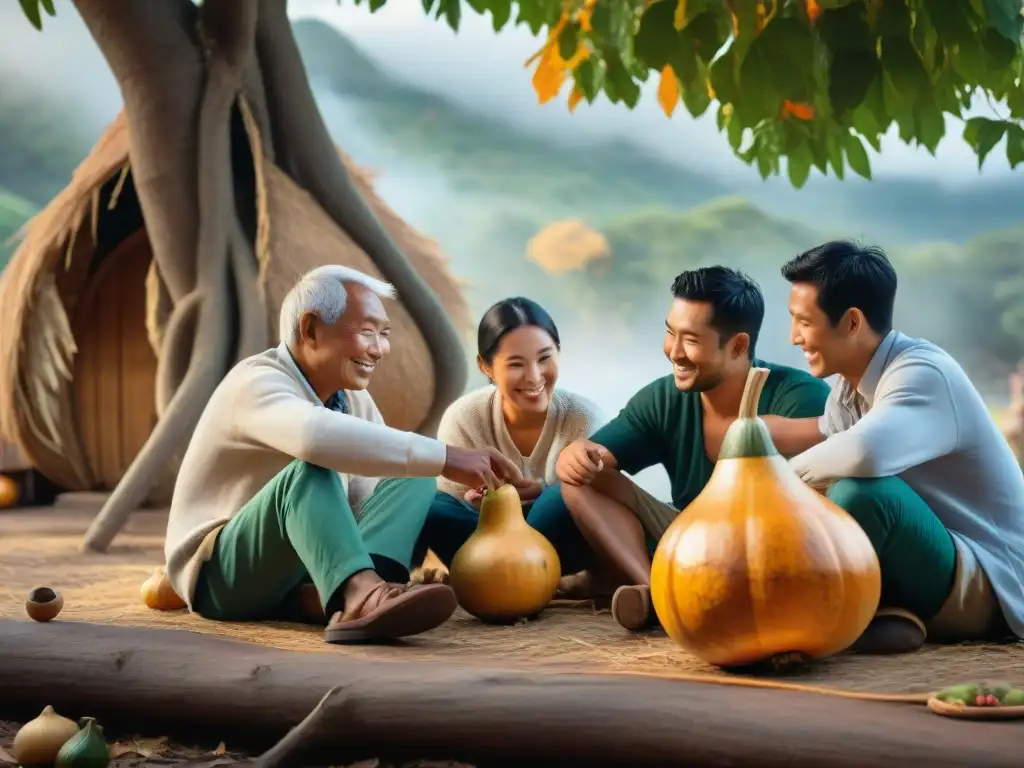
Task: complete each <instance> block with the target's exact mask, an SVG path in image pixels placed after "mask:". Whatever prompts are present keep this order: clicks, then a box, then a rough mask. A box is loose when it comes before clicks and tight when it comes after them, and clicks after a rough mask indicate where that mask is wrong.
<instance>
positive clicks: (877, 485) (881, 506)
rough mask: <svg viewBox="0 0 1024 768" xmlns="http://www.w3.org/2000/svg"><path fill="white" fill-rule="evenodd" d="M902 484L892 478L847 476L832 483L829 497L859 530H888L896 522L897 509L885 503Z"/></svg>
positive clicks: (893, 496)
mask: <svg viewBox="0 0 1024 768" xmlns="http://www.w3.org/2000/svg"><path fill="white" fill-rule="evenodd" d="M901 482H902V481H900V480H899V479H898V478H894V477H871V478H861V477H847V478H843V479H842V480H837V481H836V482H835V483H833V484H832V486H831V487H830V488H829V489H828V498H829V499H830V500H831V501H833V502H834V503H835V504H837V505H838V506H840V507H842V508H843V509H844V510H845V511H846V513H847V514H849V515H850V517H852V518H853V519H854V520H856V521H857V522H858V523H860V525H861V527H862V528H866V529H868V530H873V529H876V528H878V527H879V526H880V527H882V528H886V529H887V528H889V527H891V525H892V524H893V523H894V522H896V521H895V519H894V518H895V516H896V514H897V512H898V510H899V505H898V504H893V503H887V502H890V501H892V500H893V499H894V498H895V496H896V494H897V493H898V492H899V488H898V487H897V486H898V485H899V484H900V483H901Z"/></svg>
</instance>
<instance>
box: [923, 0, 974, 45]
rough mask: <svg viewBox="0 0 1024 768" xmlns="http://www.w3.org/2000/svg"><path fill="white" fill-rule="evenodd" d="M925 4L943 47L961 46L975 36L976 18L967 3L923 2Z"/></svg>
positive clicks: (932, 0)
mask: <svg viewBox="0 0 1024 768" xmlns="http://www.w3.org/2000/svg"><path fill="white" fill-rule="evenodd" d="M923 3H924V9H925V11H926V12H927V14H928V20H929V21H931V23H932V26H933V27H934V28H935V32H936V33H937V34H938V36H939V40H940V41H942V44H943V45H947V46H953V45H959V44H960V43H963V42H965V41H967V40H969V39H970V38H971V37H973V36H974V29H973V28H972V24H973V23H974V21H975V18H974V14H973V13H972V11H971V6H970V5H968V4H967V3H962V2H959V3H958V2H953V3H951V2H949V0H923Z"/></svg>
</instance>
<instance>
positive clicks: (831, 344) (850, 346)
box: [789, 283, 856, 379]
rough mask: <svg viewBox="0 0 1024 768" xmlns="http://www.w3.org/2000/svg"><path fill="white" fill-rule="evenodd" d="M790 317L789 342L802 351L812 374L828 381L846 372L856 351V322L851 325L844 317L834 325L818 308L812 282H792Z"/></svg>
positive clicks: (815, 290) (815, 287)
mask: <svg viewBox="0 0 1024 768" xmlns="http://www.w3.org/2000/svg"><path fill="white" fill-rule="evenodd" d="M847 314H849V313H847ZM789 315H790V318H791V324H790V332H789V341H790V343H791V344H793V345H795V346H798V347H800V349H801V350H802V351H803V353H804V358H806V360H807V366H808V367H809V368H810V371H811V374H812V375H814V376H817V377H818V378H819V379H827V378H828V377H829V376H832V375H834V374H836V373H841V372H842V371H844V370H845V368H846V367H847V361H848V359H849V358H850V357H851V354H852V353H853V352H854V351H855V342H854V339H855V334H853V333H851V325H856V323H855V322H854V323H853V324H851V323H850V322H849V319H850V318H847V317H844V318H840V320H839V322H838V323H836V324H835V325H832V322H831V321H830V320H829V318H828V315H827V314H826V313H825V311H824V310H823V309H822V308H821V307H820V306H819V305H818V287H817V286H816V285H814V284H813V283H793V286H792V288H791V289H790V291H789ZM854 320H856V318H854Z"/></svg>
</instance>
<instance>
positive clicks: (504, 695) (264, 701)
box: [0, 619, 1021, 768]
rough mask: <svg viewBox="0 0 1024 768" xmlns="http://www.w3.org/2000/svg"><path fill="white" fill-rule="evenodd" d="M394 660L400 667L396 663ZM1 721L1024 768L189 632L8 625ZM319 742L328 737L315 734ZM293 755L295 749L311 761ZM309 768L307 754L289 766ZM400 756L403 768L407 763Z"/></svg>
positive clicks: (499, 673)
mask: <svg viewBox="0 0 1024 768" xmlns="http://www.w3.org/2000/svg"><path fill="white" fill-rule="evenodd" d="M389 655H390V656H391V658H392V659H393V658H394V656H395V654H393V653H392V654H389ZM0 659H3V663H2V664H0V691H3V696H0V716H2V717H5V718H13V719H21V720H25V719H27V718H31V717H35V716H36V715H38V714H39V712H40V711H41V710H42V708H43V707H44V706H46V705H47V704H50V705H52V706H53V707H54V708H55V709H56V710H57V711H58V712H59V713H60V714H62V715H64V716H66V717H71V718H78V717H82V716H90V717H96V718H98V719H99V720H100V722H101V723H102V724H104V725H105V726H107V727H108V729H110V728H114V727H117V728H118V729H121V728H125V729H127V728H134V727H140V728H142V729H143V731H142V732H145V733H151V734H155V733H159V734H161V735H179V734H183V733H195V732H196V730H197V729H201V730H202V731H204V732H205V733H206V735H207V737H208V738H209V737H213V738H215V739H224V740H225V741H227V742H228V743H233V744H239V743H246V742H248V743H249V744H250V745H252V746H258V744H256V743H254V739H258V738H260V737H263V738H264V739H265V740H266V742H264V743H266V744H267V745H268V746H269V743H270V742H272V741H275V740H277V739H280V738H281V737H284V736H285V735H286V733H287V732H288V731H289V729H291V728H293V727H295V726H296V725H298V724H299V723H300V722H302V721H303V719H304V718H306V717H307V715H309V713H310V712H312V711H313V709H314V708H315V707H316V706H317V703H318V702H319V701H320V700H321V699H322V698H323V697H324V696H325V694H326V693H327V692H328V691H329V690H330V689H332V688H337V691H336V693H335V695H333V696H331V697H328V698H327V700H326V701H324V703H323V706H322V708H321V709H320V710H319V712H318V713H317V715H316V716H315V717H313V718H311V720H313V721H314V722H313V723H312V725H311V727H310V728H309V729H308V733H309V734H310V735H309V737H308V739H305V740H304V741H305V743H303V744H301V745H299V746H301V747H302V751H303V752H305V753H307V754H309V755H313V754H316V755H318V756H323V757H324V758H325V759H326V762H324V763H320V762H316V763H314V762H306V763H302V764H314V765H316V764H327V763H330V764H334V765H345V764H348V763H351V762H355V761H357V760H361V759H366V758H369V757H374V756H387V757H391V756H392V755H394V756H395V757H406V758H409V759H412V758H423V757H433V758H445V759H452V760H464V761H466V762H469V763H472V764H476V765H486V764H488V763H490V764H494V763H499V762H500V763H501V764H504V765H526V764H528V763H530V762H538V763H540V764H542V765H543V764H548V765H553V764H557V765H559V766H567V765H588V766H669V765H671V766H679V765H686V766H694V767H696V766H724V765H731V766H737V765H757V766H761V767H762V768H772V767H773V766H779V767H780V768H781V767H782V766H785V767H786V768H830V767H832V766H835V767H836V768H871V767H873V766H893V768H896V767H897V766H898V767H900V768H902V766H917V765H926V766H929V768H963V766H971V768H1011V767H1012V768H1019V766H1020V748H1021V747H1020V745H1021V737H1020V727H1019V726H1018V725H1016V724H1014V723H1012V722H1009V723H1007V722H1003V723H999V722H965V721H952V720H949V719H947V718H943V717H939V716H938V715H934V714H932V713H931V712H930V711H929V710H928V709H927V707H925V706H923V705H920V704H915V705H912V704H883V703H877V702H866V701H858V700H850V699H841V698H837V697H832V696H823V695H820V694H814V693H803V692H794V691H779V690H766V689H763V688H742V687H738V686H725V685H712V684H706V683H693V682H682V681H673V680H660V679H657V678H651V677H629V676H623V675H589V674H562V673H558V674H556V673H550V672H523V671H512V670H501V669H492V668H485V667H472V666H468V665H458V664H452V663H450V662H447V661H446V662H443V663H441V662H435V663H431V662H407V661H393V660H389V661H378V660H373V659H372V658H366V657H365V656H361V657H353V656H347V655H345V654H344V653H298V652H294V651H281V650H275V649H270V648H265V647H263V646H259V645H255V644H249V643H242V642H238V641H233V640H226V639H223V638H218V637H214V636H210V635H203V634H198V633H193V632H186V631H182V630H162V629H142V628H127V627H111V626H104V625H99V624H87V623H77V622H65V621H60V620H59V619H58V620H57V621H53V622H50V623H47V624H37V623H34V622H27V621H11V620H0ZM313 726H315V727H313ZM296 740H297V739H295V738H293V739H292V745H291V746H292V747H294V746H296V745H295V741H296ZM283 752H291V753H292V757H289V758H288V760H287V761H286V763H285V764H296V763H295V762H293V760H294V759H295V758H294V755H295V751H294V750H292V749H291V747H289V749H288V750H279V751H278V753H277V759H281V758H284V757H287V755H286V754H282V753H283ZM397 752H400V753H401V754H395V753H397Z"/></svg>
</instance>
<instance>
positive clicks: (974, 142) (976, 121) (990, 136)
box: [964, 117, 1010, 170]
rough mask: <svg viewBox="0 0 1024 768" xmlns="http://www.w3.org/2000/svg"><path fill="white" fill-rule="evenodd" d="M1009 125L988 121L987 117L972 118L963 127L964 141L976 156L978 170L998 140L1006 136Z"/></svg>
mask: <svg viewBox="0 0 1024 768" xmlns="http://www.w3.org/2000/svg"><path fill="white" fill-rule="evenodd" d="M1009 125H1010V124H1009V123H1005V122H1003V121H1002V120H989V119H988V118H987V117H972V118H971V119H970V120H968V121H967V124H966V125H965V126H964V141H966V142H967V143H968V144H970V145H971V148H972V149H973V150H974V151H975V153H976V154H977V155H978V170H981V166H982V165H984V163H985V158H986V157H987V156H988V153H989V152H991V151H992V149H993V148H994V147H995V145H996V144H998V143H999V140H1000V139H1002V138H1003V136H1004V135H1005V134H1006V129H1007V127H1008V126H1009Z"/></svg>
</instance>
